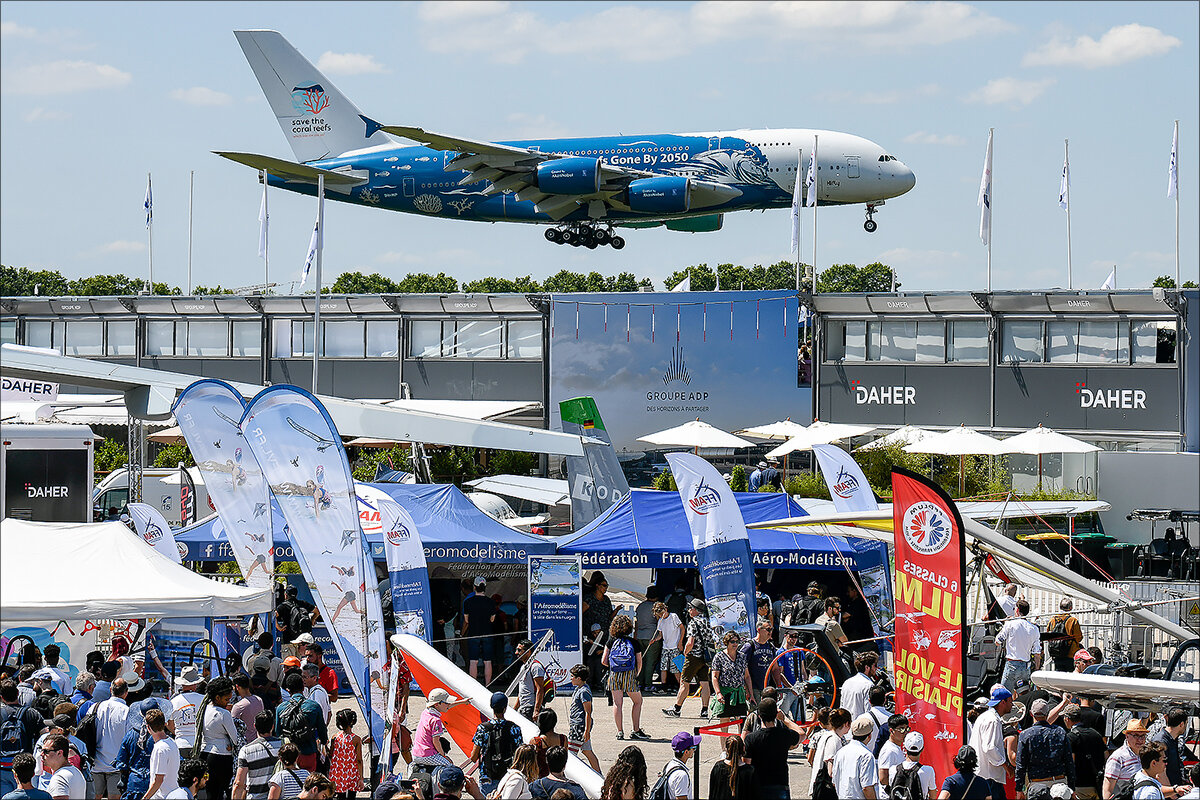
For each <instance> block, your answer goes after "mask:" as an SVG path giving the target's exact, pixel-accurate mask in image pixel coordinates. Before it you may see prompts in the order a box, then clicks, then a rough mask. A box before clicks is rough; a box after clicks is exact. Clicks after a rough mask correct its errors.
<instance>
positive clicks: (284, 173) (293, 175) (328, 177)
mask: <svg viewBox="0 0 1200 800" xmlns="http://www.w3.org/2000/svg"><path fill="white" fill-rule="evenodd" d="M213 153H214V154H215V155H218V156H220V157H221V158H228V159H229V160H230V161H236V162H237V163H239V164H245V165H246V166H247V167H253V168H254V169H260V170H266V171H267V172H268V173H269V174H271V175H274V176H275V177H277V178H283V179H284V180H289V181H298V182H300V183H316V182H317V178H318V177H320V176H321V175H324V176H325V185H326V186H328V187H330V188H331V189H332V188H337V187H344V188H349V187H351V186H358V185H359V184H363V183H366V182H367V178H366V177H365V176H361V175H354V174H346V173H342V172H335V171H333V170H329V169H321V168H320V167H310V166H308V165H307V164H297V163H296V162H294V161H285V160H284V159H282V158H274V157H273V156H264V155H259V154H258V153H235V152H222V151H218V150H214V151H213Z"/></svg>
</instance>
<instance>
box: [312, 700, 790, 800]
mask: <svg viewBox="0 0 1200 800" xmlns="http://www.w3.org/2000/svg"><path fill="white" fill-rule="evenodd" d="M568 702H569V696H567V697H563V696H562V695H559V697H558V698H557V699H556V700H555V701H554V710H555V711H556V712H557V713H558V718H559V725H558V731H559V732H560V733H563V734H566V730H567V726H566V720H567V706H568ZM630 705H631V704H630V701H629V699H628V698H626V699H625V709H624V710H625V715H624V722H625V740H624V741H618V740H617V739H616V723H615V722H614V721H613V713H612V708H611V707H610V706H609V705H608V704H607V701H606V700H605V698H604V697H603V696H599V697H597V698H596V701H595V703H594V709H593V710H594V712H595V717H596V718H595V723H594V728H593V734H592V747H593V749H594V750H595V753H596V757H597V758H598V759H599V760H600V766H601V768H607V767H608V766H609V765H610V764H612V762H613V761H614V760H616V757H617V754H619V753H620V752H621V751H622V750H624V749H625V748H626V747H628V746H629V745H631V744H635V745H637V746H638V747H640V748H641V749H642V752H643V753H644V754H645V756H646V764H647V771H648V773H649V781H650V784H651V785H653V784H654V780H655V778H656V777H657V775H658V772H659V770H661V769H662V767H663V765H664V764H666V762H667V761H668V760H669V759H670V758H671V737H672V736H674V735H675V734H676V733H678V732H680V731H688V732H691V731H692V729H693V728H695V727H697V726H701V725H705V724H707V722H706V721H705V720H702V719H700V717H699V713H700V700H699V699H698V698H693V699H689V700H688V701H687V703H686V704H685V705H684V707H683V712H682V714H683V715H682V716H681V717H680V718H678V719H676V718H674V717H667V716H665V715H664V714H663V713H662V709H664V708H671V707H673V706H674V699H673V698H668V697H666V696H658V695H655V696H646V697H645V698H644V699H643V704H642V727H643V728H644V729H645V731H646V733H648V734H649V735H650V741H648V742H636V741H631V740H630V739H629V734H630V733H631V732H632V731H633V726H632V724H631V723H630V711H631V708H630ZM343 707H346V708H351V707H353V708H357V706H356V705H355V704H353V701H352V700H350V699H347V698H345V697H344V696H343V699H340V700H339V701H338V702H337V703H335V704H334V713H335V714H336V712H337V710H338V709H340V708H343ZM423 707H424V701H423V700H422V699H421V698H420V697H414V698H412V700H411V703H410V712H409V723H410V724H411V725H415V724H416V719H417V717H418V716H419V715H420V711H421V709H422V708H423ZM359 727H360V728H363V730H357V729H356V733H359V734H360V735H362V734H365V733H366V730H365V727H364V726H362V725H361V722H360V725H359ZM721 744H722V740H721V739H720V738H719V737H717V736H711V735H705V736H703V741H702V742H701V744H700V787H699V788H700V791H699V792H697V793H696V794H695V795H694V796H695V797H697V798H704V797H706V796H707V795H708V774H709V772H710V771H711V770H712V766H713V764H714V763H715V762H716V761H717V760H718V759H719V758H720V757H721ZM454 758H455V760H456V762H459V761H461V760H463V759H464V758H465V756H462V755H460V754H459V753H458V752H457V750H456V751H455V754H454ZM788 761H789V763H790V769H789V777H790V778H791V786H792V797H793V798H803V797H808V780H809V767H808V761H807V760H806V759H805V757H804V756H803V755H801V752H800V751H799V750H796V751H794V752H793V753H792V755H791V757H790V758H789V759H788Z"/></svg>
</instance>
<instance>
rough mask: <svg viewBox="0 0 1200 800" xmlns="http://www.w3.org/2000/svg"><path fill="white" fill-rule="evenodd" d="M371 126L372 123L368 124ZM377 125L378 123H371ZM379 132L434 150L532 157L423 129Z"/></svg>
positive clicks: (385, 127) (506, 147) (403, 127)
mask: <svg viewBox="0 0 1200 800" xmlns="http://www.w3.org/2000/svg"><path fill="white" fill-rule="evenodd" d="M368 124H372V123H368ZM373 124H378V123H373ZM379 130H382V131H383V132H384V133H390V134H391V135H393V136H401V137H403V138H405V139H412V140H413V141H414V142H420V143H421V144H423V145H426V146H427V147H432V148H434V149H436V150H453V151H455V152H458V153H477V154H480V155H497V156H529V155H532V154H531V153H530V152H529V151H528V150H526V149H525V148H524V147H511V146H509V145H506V144H496V143H495V142H480V141H476V140H474V139H460V138H458V137H457V136H447V135H445V134H442V133H432V132H431V131H427V130H425V129H423V128H413V127H409V126H407V125H380V126H379Z"/></svg>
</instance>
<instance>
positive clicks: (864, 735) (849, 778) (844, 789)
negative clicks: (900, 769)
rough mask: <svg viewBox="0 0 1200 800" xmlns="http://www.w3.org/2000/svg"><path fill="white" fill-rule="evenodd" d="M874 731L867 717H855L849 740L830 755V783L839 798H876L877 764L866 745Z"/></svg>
mask: <svg viewBox="0 0 1200 800" xmlns="http://www.w3.org/2000/svg"><path fill="white" fill-rule="evenodd" d="M873 732H874V728H873V727H872V726H871V722H870V720H867V719H863V718H862V717H859V718H858V719H856V720H854V721H853V722H851V723H850V736H851V739H850V741H849V742H847V743H846V744H845V745H843V746H842V748H841V749H840V750H838V752H837V755H835V756H834V757H833V775H832V777H833V785H834V788H836V789H837V796H838V797H839V798H840V799H841V800H846V799H847V798H851V799H852V800H863V799H865V800H876V796H875V783H876V781H878V780H879V765H878V762H876V761H875V756H874V755H873V754H872V753H871V751H870V750H869V749H868V748H867V740H868V739H870V738H871V734H872V733H873Z"/></svg>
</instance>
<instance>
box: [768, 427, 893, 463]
mask: <svg viewBox="0 0 1200 800" xmlns="http://www.w3.org/2000/svg"><path fill="white" fill-rule="evenodd" d="M873 430H875V427H874V426H873V425H846V424H844V423H841V422H822V421H820V420H817V421H816V422H814V423H813V424H812V425H809V426H808V427H807V428H805V429H804V432H803V433H801V434H798V435H796V436H793V437H792V438H791V439H788V440H787V441H786V442H784V443H783V444H781V445H779V447H776V448H775V449H774V450H772V451H771V452H769V453H767V457H768V458H778V457H779V456H782V455H786V454H787V453H794V452H796V451H797V450H811V449H812V446H813V445H814V444H829V443H831V442H836V441H837V440H838V439H848V438H850V437H851V436H862V435H863V434H864V433H870V432H871V431H873Z"/></svg>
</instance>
